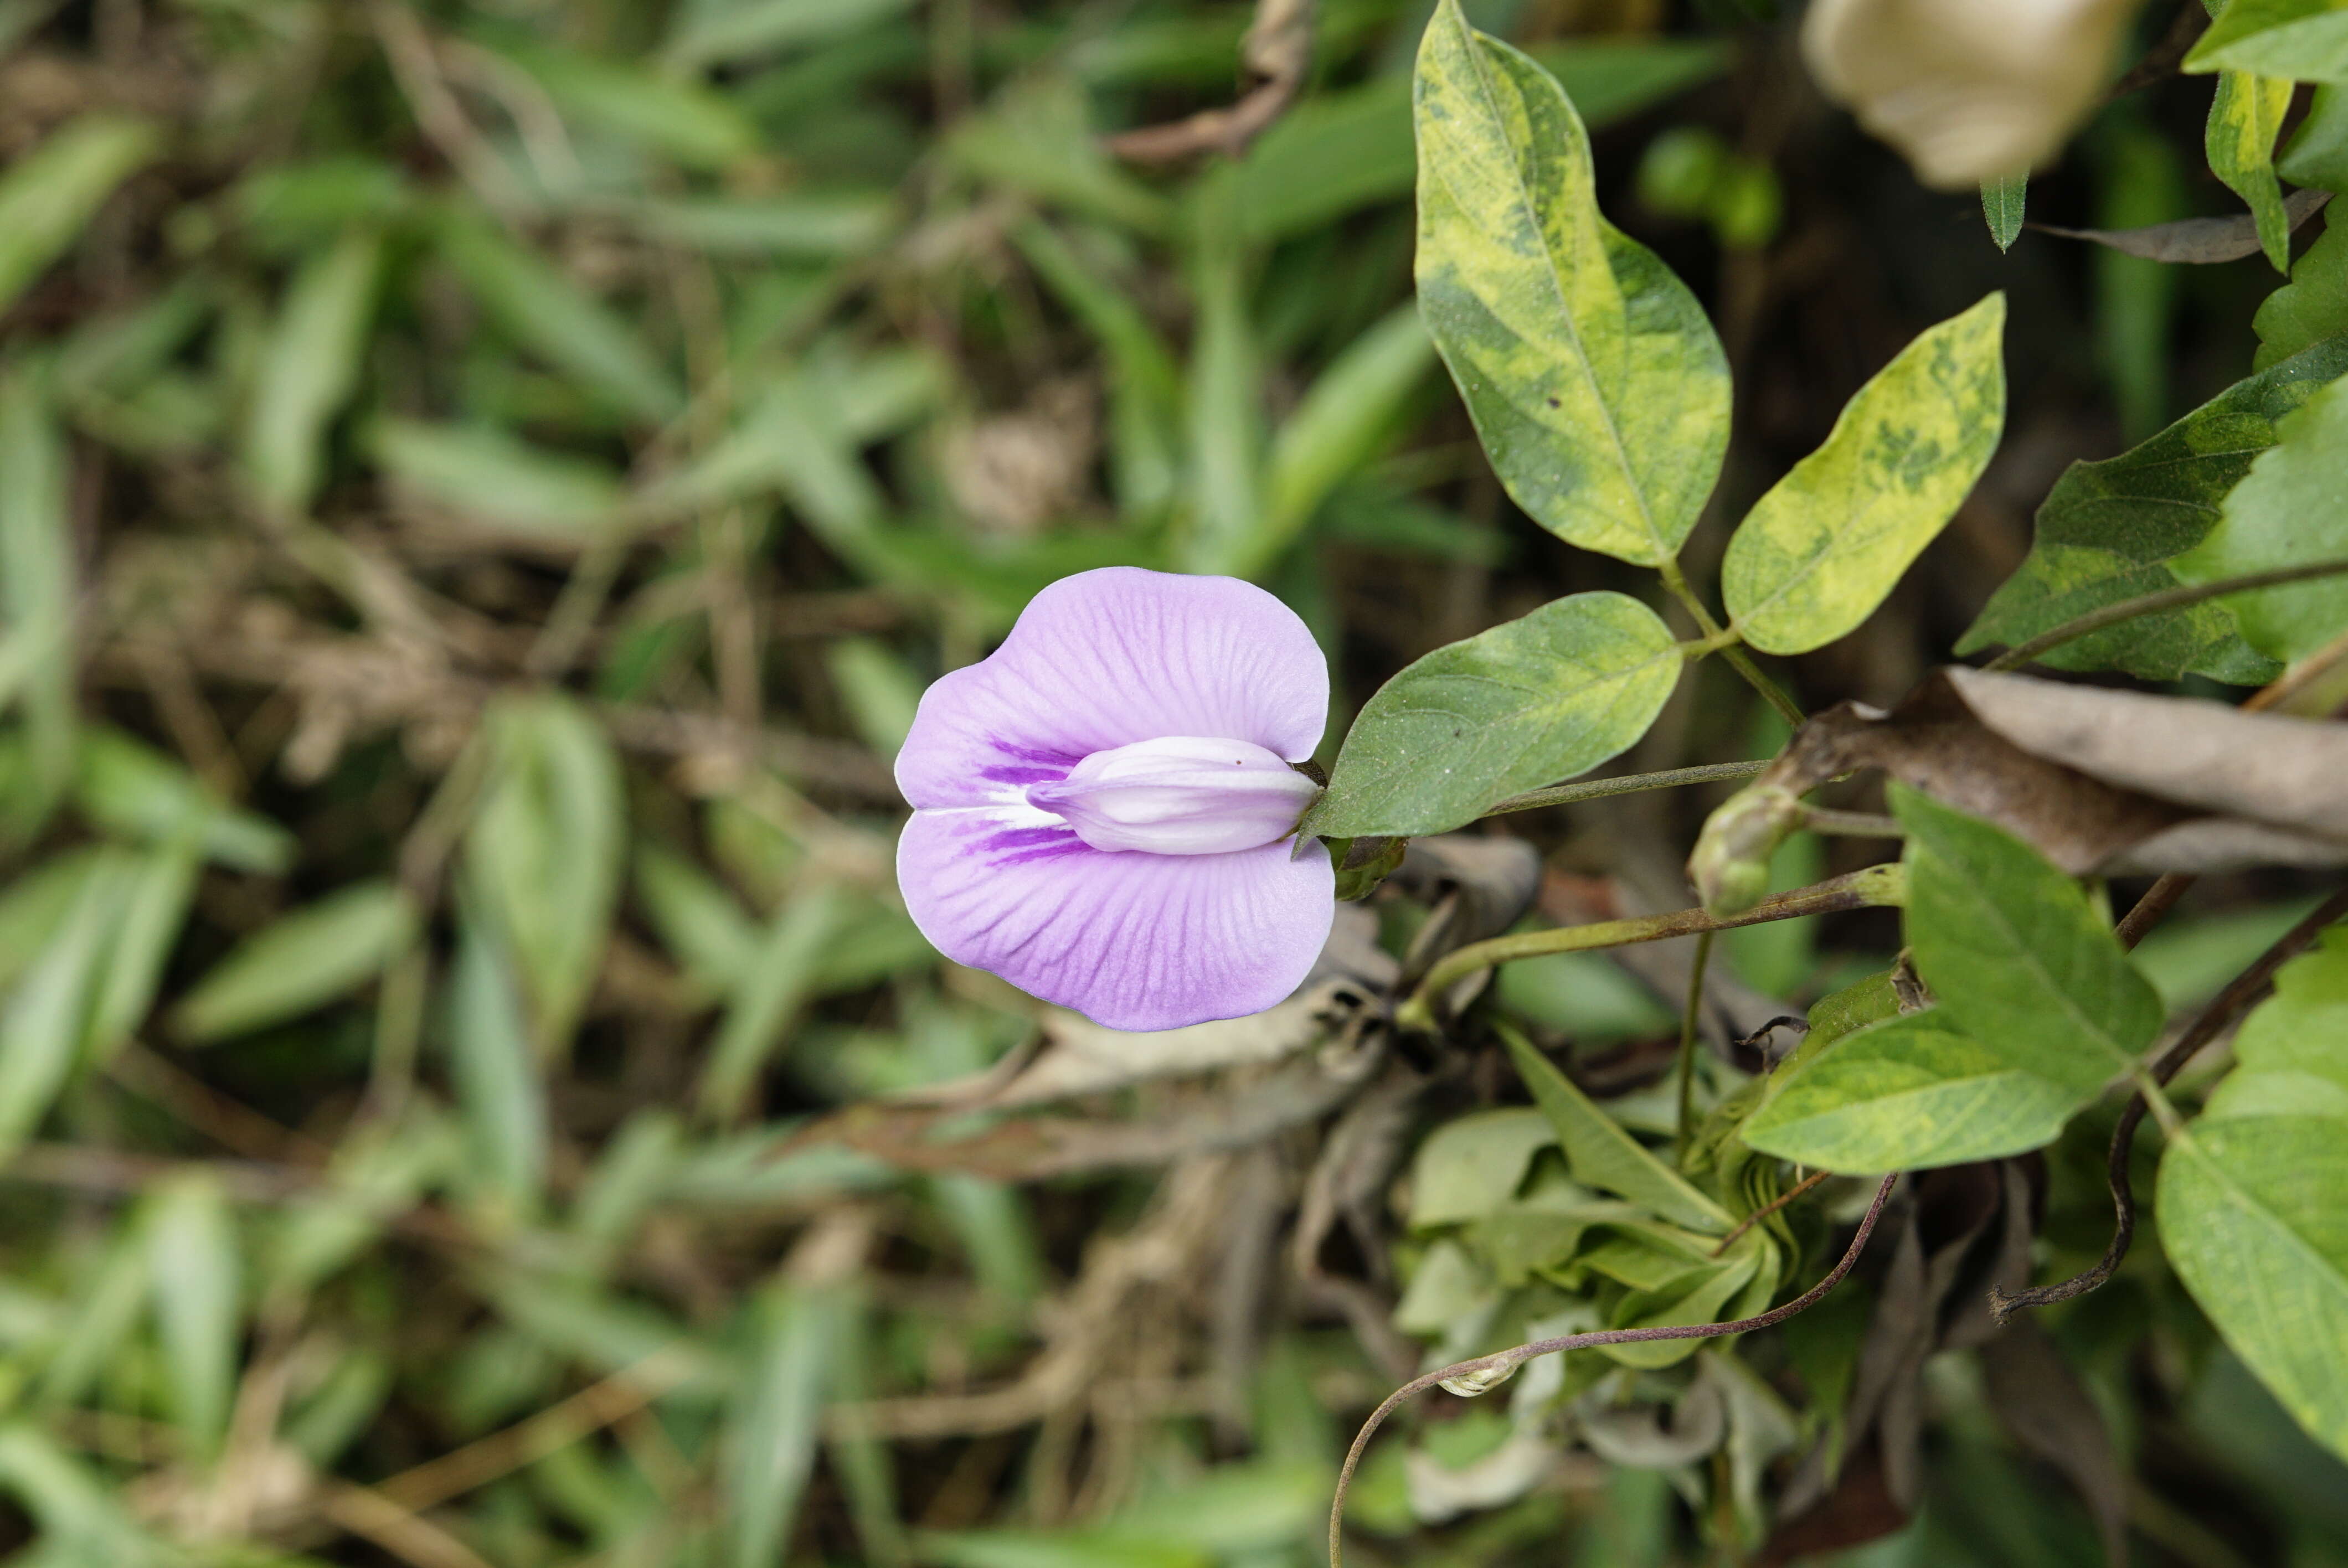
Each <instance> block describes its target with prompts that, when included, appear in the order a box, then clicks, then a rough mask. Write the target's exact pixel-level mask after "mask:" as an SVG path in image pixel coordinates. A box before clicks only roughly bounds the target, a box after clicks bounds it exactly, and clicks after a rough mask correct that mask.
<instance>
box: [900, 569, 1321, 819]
mask: <svg viewBox="0 0 2348 1568" xmlns="http://www.w3.org/2000/svg"><path fill="white" fill-rule="evenodd" d="M1328 718H1329V667H1328V664H1327V663H1326V662H1325V661H1323V659H1322V657H1321V650H1320V648H1319V647H1318V645H1316V644H1315V643H1314V642H1313V633H1312V632H1310V631H1308V630H1305V627H1304V622H1303V621H1302V620H1298V619H1297V617H1296V612H1295V611H1294V610H1290V609H1289V608H1288V607H1287V606H1286V605H1284V604H1282V603H1281V602H1280V600H1276V599H1274V598H1272V595H1270V594H1268V593H1266V592H1265V591H1264V590H1263V589H1260V588H1258V587H1256V586H1255V585H1254V584H1252V583H1246V582H1241V581H1240V580H1239V579H1236V578H1228V577H1180V576H1177V575H1175V574H1173V573H1170V572H1159V571H1144V570H1142V569H1140V568H1139V567H1122V566H1118V567H1103V568H1101V569H1098V570H1097V571H1087V572H1079V573H1077V574H1076V576H1074V577H1068V578H1062V579H1060V580H1059V581H1058V582H1056V583H1054V584H1052V586H1051V587H1049V588H1047V589H1044V591H1043V592H1041V593H1039V594H1037V595H1036V596H1035V599H1034V600H1031V601H1030V602H1029V604H1028V606H1027V608H1026V610H1025V611H1024V612H1022V614H1021V615H1020V617H1019V623H1018V624H1017V625H1015V626H1014V627H1013V628H1012V629H1011V635H1010V636H1008V637H1006V638H1004V640H1003V646H1002V647H1000V648H998V649H996V650H995V651H994V654H993V655H992V656H991V657H989V658H987V659H985V660H983V661H981V662H979V663H976V664H973V665H970V666H968V667H966V668H964V669H961V670H956V671H953V673H952V674H949V675H946V676H944V677H942V679H940V680H939V681H938V682H936V684H934V685H932V687H931V688H930V689H929V690H928V691H927V692H923V693H922V703H921V707H920V708H919V709H918V710H917V711H916V712H915V713H914V716H913V727H912V730H911V733H909V734H908V735H907V736H906V737H905V745H904V749H903V750H902V751H901V752H899V753H897V787H898V788H899V789H901V790H902V791H903V792H904V794H905V799H906V800H907V801H908V802H910V803H911V804H912V805H913V806H914V807H915V808H916V809H920V810H928V809H931V808H932V807H936V806H952V805H987V804H994V803H997V802H1004V801H1016V800H1018V799H1019V798H1020V794H1019V791H1020V790H1022V789H1025V787H1026V786H1027V785H1029V784H1041V783H1044V782H1045V781H1046V780H1048V779H1056V778H1059V777H1062V776H1064V775H1065V774H1066V773H1067V771H1068V770H1069V769H1070V768H1073V767H1075V766H1076V764H1078V763H1080V762H1082V761H1083V760H1084V759H1085V758H1086V757H1088V756H1090V755H1091V754H1092V753H1095V752H1107V751H1114V750H1116V749H1117V747H1119V746H1127V745H1131V744H1132V743H1134V742H1136V741H1154V740H1157V739H1159V737H1160V736H1164V735H1213V736H1217V737H1220V738H1221V739H1225V740H1232V741H1247V742H1250V743H1253V744H1255V745H1259V746H1262V747H1263V748H1264V750H1266V751H1268V752H1274V753H1278V754H1279V755H1281V756H1282V757H1284V758H1286V759H1287V760H1288V761H1290V762H1302V761H1303V759H1305V758H1306V757H1309V756H1311V755H1312V754H1313V748H1314V747H1315V746H1317V745H1319V744H1320V743H1321V731H1322V728H1323V725H1325V724H1326V723H1328Z"/></svg>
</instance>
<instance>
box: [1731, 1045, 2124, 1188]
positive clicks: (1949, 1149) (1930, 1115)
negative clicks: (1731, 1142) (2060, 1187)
mask: <svg viewBox="0 0 2348 1568" xmlns="http://www.w3.org/2000/svg"><path fill="white" fill-rule="evenodd" d="M1775 1076H1776V1077H1777V1078H1780V1079H1783V1080H1784V1082H1783V1083H1782V1084H1779V1085H1777V1086H1776V1088H1775V1089H1774V1091H1773V1092H1772V1094H1771V1096H1770V1099H1769V1102H1768V1103H1767V1104H1766V1105H1764V1106H1763V1107H1762V1108H1761V1109H1760V1110H1759V1111H1757V1112H1755V1113H1754V1114H1753V1115H1752V1116H1751V1117H1749V1118H1748V1119H1747V1120H1746V1122H1745V1125H1744V1138H1745V1141H1746V1143H1749V1144H1751V1145H1752V1146H1753V1147H1754V1148H1756V1149H1758V1150H1760V1151H1761V1152H1762V1153H1765V1154H1775V1155H1776V1156H1777V1157H1778V1158H1780V1159H1785V1160H1796V1161H1799V1162H1800V1163H1803V1164H1806V1165H1817V1166H1820V1167H1822V1168H1824V1169H1826V1170H1829V1171H1840V1172H1845V1173H1853V1174H1863V1173H1873V1172H1878V1171H1911V1170H1921V1169H1923V1168H1925V1167H1928V1166H1932V1165H1953V1164H1959V1163H1963V1162H1965V1161H1968V1160H1993V1159H1998V1158H2000V1157H2002V1156H2003V1155H2007V1154H2019V1153H2023V1152H2024V1151H2025V1150H2029V1149H2036V1148H2041V1147H2043V1146H2044V1145H2045V1144H2048V1143H2053V1142H2054V1141H2055V1138H2056V1137H2057V1136H2058V1135H2060V1133H2061V1132H2062V1131H2063V1123H2064V1122H2066V1121H2068V1120H2069V1119H2070V1117H2071V1114H2072V1112H2075V1111H2077V1110H2078V1109H2079V1108H2080V1106H2081V1105H2082V1104H2083V1103H2085V1100H2084V1099H2083V1097H2082V1096H2081V1095H2079V1094H2078V1093H2077V1092H2075V1091H2073V1090H2070V1089H2067V1088H2065V1086H2064V1085H2062V1084H2059V1083H2055V1082H2054V1081H2050V1080H2048V1079H2045V1078H2042V1077H2040V1076H2039V1075H2038V1074H2037V1073H2035V1072H2034V1071H2031V1070H2030V1060H2029V1058H2028V1057H2027V1055H2026V1054H2024V1055H2020V1056H2017V1053H2015V1052H2012V1051H2007V1050H2001V1049H1999V1048H1997V1047H1996V1046H1995V1045H1993V1044H1991V1043H1988V1042H1986V1041H1984V1040H1975V1039H1973V1038H1972V1037H1971V1036H1968V1035H1963V1034H1960V1033H1958V1032H1957V1031H1956V1030H1953V1029H1952V1028H1950V1027H1949V1025H1948V1022H1947V1020H1945V1019H1943V1018H1941V1016H1940V1009H1933V1010H1931V1011H1928V1012H1921V1013H1911V1014H1910V1015H1908V1016H1906V1017H1902V1018H1892V1019H1887V1020H1884V1021H1882V1022H1880V1023H1877V1024H1872V1025H1870V1026H1869V1027H1868V1028H1866V1029H1862V1030H1856V1031H1855V1032H1853V1033H1850V1034H1847V1035H1844V1036H1843V1037H1842V1038H1841V1039H1839V1040H1836V1041H1834V1042H1833V1043H1832V1044H1831V1045H1829V1046H1828V1048H1827V1049H1826V1050H1823V1051H1822V1052H1820V1053H1819V1054H1818V1056H1816V1057H1815V1058H1812V1059H1811V1060H1809V1061H1806V1062H1804V1063H1803V1064H1802V1065H1801V1066H1800V1067H1799V1068H1798V1069H1790V1070H1789V1069H1788V1068H1787V1067H1781V1068H1779V1069H1778V1071H1777V1072H1776V1075H1775Z"/></svg>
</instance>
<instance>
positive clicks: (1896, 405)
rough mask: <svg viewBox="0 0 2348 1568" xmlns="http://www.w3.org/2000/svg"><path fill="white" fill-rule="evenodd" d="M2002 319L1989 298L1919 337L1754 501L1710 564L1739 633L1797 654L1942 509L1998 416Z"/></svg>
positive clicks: (1946, 511)
mask: <svg viewBox="0 0 2348 1568" xmlns="http://www.w3.org/2000/svg"><path fill="white" fill-rule="evenodd" d="M2004 329H2005V296H2004V295H2003V294H1992V295H1990V296H1989V297H1988V298H1987V299H1985V300H1983V301H1982V302H1981V303H1979V304H1977V305H1975V306H1973V308H1972V309H1971V310H1969V311H1967V312H1965V313H1963V314H1962V315H1960V316H1956V317H1953V318H1952V319H1950V320H1948V321H1945V322H1942V323H1941V324H1940V325H1938V326H1936V327H1933V328H1931V329H1930V330H1929V331H1927V332H1925V333H1921V335H1920V336H1918V338H1917V339H1916V341H1915V342H1914V343H1910V344H1909V345H1908V346H1907V347H1906V348H1905V349H1902V350H1901V351H1900V355H1899V357H1898V358H1896V359H1894V360H1893V361H1892V362H1891V363H1890V364H1888V365H1885V366H1884V367H1883V368H1882V369H1881V370H1880V371H1879V372H1877V373H1876V374H1875V377H1874V379H1873V380H1871V381H1869V383H1868V384H1866V385H1865V386H1862V387H1860V388H1859V391H1858V392H1857V393H1856V394H1855V395H1853V396H1852V397H1851V400H1850V402H1849V403H1848V404H1846V405H1844V407H1843V411H1842V415H1841V416H1840V417H1839V418H1838V419H1837V420H1836V421H1835V427H1834V429H1833V431H1832V432H1831V433H1829V434H1828V436H1827V438H1826V442H1825V444H1824V445H1823V446H1820V447H1819V448H1818V450H1817V451H1815V452H1813V453H1811V454H1810V455H1809V456H1807V457H1805V458H1803V459H1802V460H1801V461H1800V462H1799V463H1797V464H1795V465H1794V468H1793V471H1792V472H1791V473H1789V474H1787V476H1786V477H1784V478H1783V479H1780V480H1779V481H1778V482H1777V483H1776V485H1775V486H1773V487H1771V488H1770V490H1769V492H1768V494H1766V495H1765V496H1763V497H1761V499H1760V500H1759V501H1758V502H1756V503H1755V505H1754V507H1753V510H1752V511H1751V512H1750V513H1748V514H1747V515H1746V518H1745V521H1744V522H1743V524H1741V525H1740V526H1739V527H1738V528H1737V530H1736V534H1735V538H1731V539H1730V540H1729V541H1728V553H1727V556H1726V557H1725V559H1724V560H1723V561H1722V563H1721V592H1722V594H1723V595H1724V596H1725V599H1726V600H1727V603H1728V613H1729V615H1730V617H1731V619H1732V620H1733V621H1734V622H1735V626H1736V628H1737V630H1740V631H1742V632H1743V633H1744V634H1745V640H1746V641H1747V642H1750V643H1751V644H1753V646H1754V647H1756V648H1759V649H1762V650H1764V651H1766V652H1770V653H1806V652H1807V651H1809V650H1811V649H1813V648H1818V647H1822V646H1823V645H1825V644H1827V643H1828V642H1832V641H1834V640H1835V639H1837V638H1838V637H1841V636H1843V635H1844V634H1845V633H1847V632H1849V631H1851V630H1856V629H1857V628H1858V626H1859V622H1860V621H1862V620H1866V619H1867V618H1868V616H1869V614H1871V613H1872V612H1873V611H1874V610H1875V607H1876V606H1877V605H1879V604H1880V603H1882V602H1883V600H1884V596H1885V595H1887V594H1889V593H1890V591H1891V589H1893V588H1894V587H1895V586H1897V584H1898V583H1899V581H1900V574H1901V573H1902V572H1904V571H1906V570H1907V569H1908V564H1909V563H1910V561H1912V560H1914V559H1916V557H1917V556H1918V555H1919V554H1921V553H1922V551H1923V548H1924V547H1925V546H1926V545H1928V544H1931V542H1932V539H1933V537H1934V536H1935V535H1937V534H1938V533H1939V532H1940V531H1941V528H1944V527H1946V526H1947V524H1948V521H1949V519H1950V518H1952V517H1954V516H1955V515H1956V510H1957V507H1958V506H1959V505H1960V504H1962V502H1963V500H1964V498H1965V496H1966V494H1967V492H1969V491H1970V490H1972V487H1973V481H1974V480H1975V479H1977V478H1979V477H1981V471H1982V468H1983V467H1985V466H1987V465H1988V463H1989V459H1990V455H1991V454H1992V453H1993V452H1994V451H1996V450H1997V440H1998V435H1999V432H2000V431H2001V430H2002V429H2003V426H2004V423H2005V364H2004V359H2003V353H2002V344H2001V337H2002V334H2003V332H2004Z"/></svg>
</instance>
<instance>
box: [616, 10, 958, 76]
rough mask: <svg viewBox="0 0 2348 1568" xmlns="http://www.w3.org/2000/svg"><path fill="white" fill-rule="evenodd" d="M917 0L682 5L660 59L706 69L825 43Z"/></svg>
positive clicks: (682, 68)
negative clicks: (784, 50)
mask: <svg viewBox="0 0 2348 1568" xmlns="http://www.w3.org/2000/svg"><path fill="white" fill-rule="evenodd" d="M911 5H912V0H734V4H731V5H680V6H678V7H676V8H675V11H674V12H672V13H671V15H672V16H673V18H674V20H673V22H672V24H671V30H670V33H669V36H668V40H667V42H665V43H664V44H663V45H662V46H661V62H662V64H663V65H664V66H665V67H668V68H669V69H670V70H672V71H676V72H680V73H683V72H692V71H701V70H705V69H707V68H708V67H711V66H715V65H722V64H725V63H726V62H729V61H735V60H744V61H747V60H748V59H751V58H753V57H755V56H761V55H768V54H773V53H776V52H778V51H779V50H783V49H788V48H799V47H804V46H808V45H809V44H818V43H821V42H823V41H824V40H826V39H828V38H831V37H834V36H838V35H839V34H841V33H849V32H855V31H859V30H860V29H863V28H866V27H870V26H872V25H873V24H875V23H877V22H883V21H886V20H888V19H889V18H891V17H892V16H895V15H897V14H898V13H900V12H901V11H906V10H909V9H911Z"/></svg>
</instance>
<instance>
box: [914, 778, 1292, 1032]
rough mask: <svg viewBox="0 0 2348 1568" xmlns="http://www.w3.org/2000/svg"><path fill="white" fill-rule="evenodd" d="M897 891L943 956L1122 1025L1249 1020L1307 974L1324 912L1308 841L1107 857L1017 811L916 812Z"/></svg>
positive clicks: (1055, 825) (1060, 828)
mask: <svg viewBox="0 0 2348 1568" xmlns="http://www.w3.org/2000/svg"><path fill="white" fill-rule="evenodd" d="M897 883H898V886H901V887H902V888H903V889H904V893H905V907H906V908H907V909H908V910H909V911H910V912H911V915H912V917H913V923H914V924H915V925H917V926H919V927H921V928H922V935H923V936H924V937H927V938H929V939H930V942H931V944H932V946H933V947H935V948H937V949H938V950H939V951H940V952H942V953H943V954H944V955H945V956H946V957H947V958H952V959H953V961H954V962H956V963H958V964H967V965H969V966H971V967H972V968H981V969H991V970H993V971H994V973H995V974H998V975H1001V976H1002V977H1003V978H1004V979H1006V980H1009V981H1010V982H1011V983H1012V984H1013V985H1014V986H1017V987H1018V988H1019V989H1022V990H1025V991H1028V992H1030V993H1032V994H1034V995H1035V996H1038V997H1041V998H1043V999H1045V1001H1048V1002H1057V1003H1058V1004H1059V1005H1061V1006H1062V1007H1066V1008H1074V1009H1076V1011H1078V1012H1080V1013H1083V1014H1084V1015H1085V1016H1086V1017H1087V1018H1089V1019H1091V1020H1093V1021H1094V1022H1096V1023H1099V1024H1103V1025H1106V1026H1107V1027H1108V1028H1110V1029H1123V1030H1158V1029H1179V1028H1181V1027H1182V1026H1183V1025H1185V1024H1193V1023H1204V1022H1206V1021H1207V1020H1210V1019H1219V1018H1241V1017H1244V1016H1245V1015H1247V1014H1249V1013H1254V1012H1262V1010H1263V1009H1265V1008H1268V1007H1270V1006H1272V1004H1273V1003H1274V1002H1277V1001H1279V1000H1281V999H1282V998H1284V997H1286V996H1287V995H1288V994H1289V993H1290V992H1291V991H1292V990H1294V989H1296V987H1297V985H1298V984H1299V983H1300V982H1301V981H1302V980H1303V979H1304V977H1305V975H1306V973H1307V972H1308V971H1310V970H1311V968H1313V958H1314V957H1315V956H1317V955H1318V954H1319V953H1320V951H1321V945H1322V943H1323V941H1325V940H1326V939H1327V938H1328V935H1329V926H1330V922H1331V920H1332V919H1333V918H1334V915H1335V910H1336V876H1335V873H1334V870H1333V869H1332V868H1331V866H1330V864H1329V852H1328V850H1327V848H1326V847H1325V846H1323V845H1322V844H1321V842H1320V841H1319V840H1318V839H1315V840H1313V841H1311V842H1310V843H1308V844H1307V845H1305V847H1304V851H1303V854H1302V855H1299V854H1297V853H1296V851H1295V846H1294V845H1292V843H1290V842H1288V841H1286V840H1283V841H1282V842H1279V843H1276V844H1267V845H1263V846H1262V847H1261V848H1258V849H1243V850H1239V851H1236V852H1234V853H1232V854H1230V855H1149V854H1146V853H1143V852H1140V851H1138V850H1122V851H1106V850H1098V849H1095V848H1093V847H1091V846H1090V845H1087V844H1086V843H1085V842H1084V841H1083V840H1082V839H1080V838H1078V837H1077V836H1076V833H1075V831H1074V830H1073V829H1071V828H1069V827H1068V826H1067V825H1066V824H1063V823H1060V822H1057V821H1056V820H1055V819H1053V818H1052V817H1050V816H1049V815H1046V814H1045V813H1042V812H1038V811H1036V810H1035V809H1034V808H1032V807H1026V806H1010V807H1003V808H1000V809H996V808H982V809H964V810H950V811H922V812H915V813H914V814H913V819H912V820H911V822H909V823H907V824H906V825H905V833H904V836H903V837H901V838H900V839H899V840H898V841H897Z"/></svg>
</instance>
